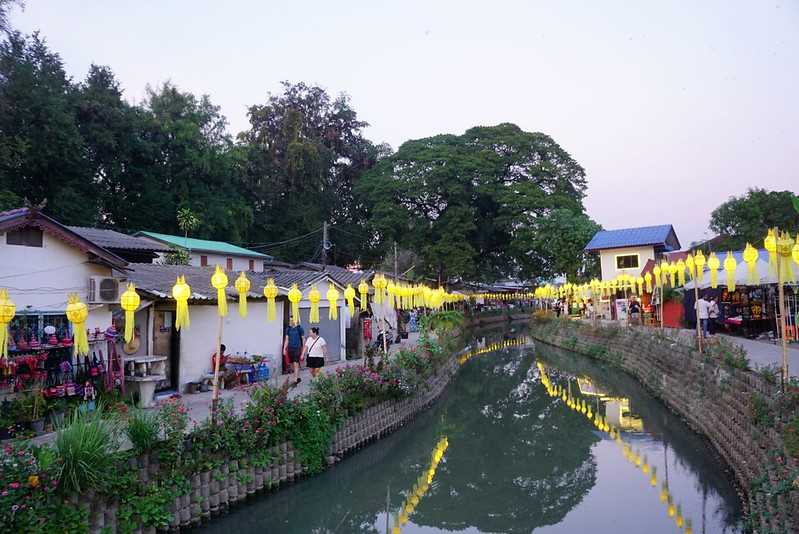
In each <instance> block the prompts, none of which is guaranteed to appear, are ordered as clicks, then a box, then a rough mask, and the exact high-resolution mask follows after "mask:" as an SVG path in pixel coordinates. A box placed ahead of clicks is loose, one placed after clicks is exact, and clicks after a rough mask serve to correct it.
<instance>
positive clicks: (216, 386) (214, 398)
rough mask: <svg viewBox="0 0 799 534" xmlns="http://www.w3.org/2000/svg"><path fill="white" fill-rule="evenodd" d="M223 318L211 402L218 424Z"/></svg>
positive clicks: (218, 330)
mask: <svg viewBox="0 0 799 534" xmlns="http://www.w3.org/2000/svg"><path fill="white" fill-rule="evenodd" d="M223 319H224V318H223V317H222V316H221V315H220V316H219V327H218V329H217V333H216V358H215V361H214V393H213V396H212V400H211V420H212V421H213V422H216V412H217V408H218V407H219V361H220V360H221V359H222V354H221V353H222V326H223Z"/></svg>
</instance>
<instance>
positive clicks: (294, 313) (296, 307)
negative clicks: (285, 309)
mask: <svg viewBox="0 0 799 534" xmlns="http://www.w3.org/2000/svg"><path fill="white" fill-rule="evenodd" d="M301 300H302V291H300V290H299V288H298V287H297V283H296V282H295V283H293V284H291V289H289V302H290V303H291V318H292V319H294V320H295V321H296V322H297V324H299V323H300V301H301Z"/></svg>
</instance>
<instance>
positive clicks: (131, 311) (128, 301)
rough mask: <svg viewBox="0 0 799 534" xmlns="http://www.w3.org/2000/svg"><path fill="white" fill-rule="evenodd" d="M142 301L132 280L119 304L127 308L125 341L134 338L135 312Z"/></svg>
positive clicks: (127, 341)
mask: <svg viewBox="0 0 799 534" xmlns="http://www.w3.org/2000/svg"><path fill="white" fill-rule="evenodd" d="M140 303H141V298H140V297H139V294H138V293H136V286H135V285H133V282H131V283H129V284H128V288H127V289H126V290H125V292H124V293H122V295H121V296H120V297H119V304H120V306H122V309H123V310H125V335H124V339H125V343H130V340H132V339H133V327H134V325H135V322H136V320H135V313H136V310H137V309H138V308H139V304H140Z"/></svg>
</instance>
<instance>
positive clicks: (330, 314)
mask: <svg viewBox="0 0 799 534" xmlns="http://www.w3.org/2000/svg"><path fill="white" fill-rule="evenodd" d="M338 295H339V293H338V289H336V286H334V285H333V284H330V287H329V288H328V290H327V295H325V296H326V297H327V305H328V310H327V318H328V319H331V320H333V321H335V320H336V319H338Z"/></svg>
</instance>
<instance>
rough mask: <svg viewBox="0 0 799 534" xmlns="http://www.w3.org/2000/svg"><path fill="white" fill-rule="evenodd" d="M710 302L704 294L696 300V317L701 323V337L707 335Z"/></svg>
mask: <svg viewBox="0 0 799 534" xmlns="http://www.w3.org/2000/svg"><path fill="white" fill-rule="evenodd" d="M709 314H710V302H708V301H706V300H705V296H704V295H702V296H701V297H699V300H697V301H696V317H697V319H698V320H699V321H701V323H702V337H704V338H707V337H708V330H707V329H708V325H707V323H708V317H710V315H709Z"/></svg>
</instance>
